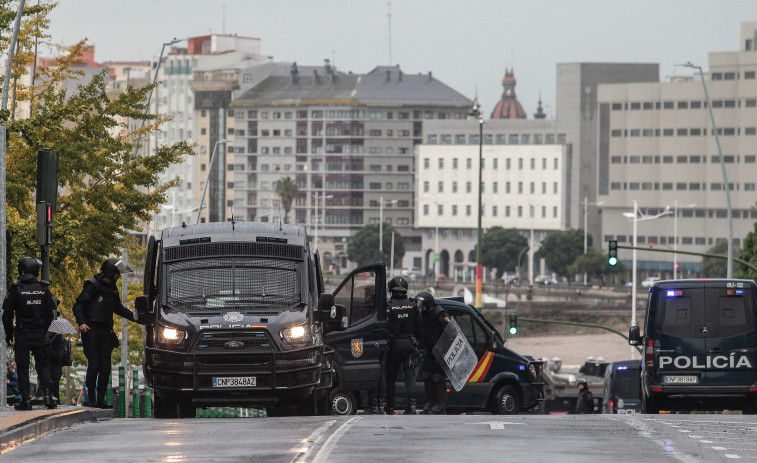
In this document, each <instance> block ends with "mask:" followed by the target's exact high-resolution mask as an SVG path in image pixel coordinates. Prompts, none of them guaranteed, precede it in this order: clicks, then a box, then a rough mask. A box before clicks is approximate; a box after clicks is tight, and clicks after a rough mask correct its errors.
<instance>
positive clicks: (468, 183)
mask: <svg viewBox="0 0 757 463" xmlns="http://www.w3.org/2000/svg"><path fill="white" fill-rule="evenodd" d="M465 192H466V193H470V192H471V183H470V182H465Z"/></svg>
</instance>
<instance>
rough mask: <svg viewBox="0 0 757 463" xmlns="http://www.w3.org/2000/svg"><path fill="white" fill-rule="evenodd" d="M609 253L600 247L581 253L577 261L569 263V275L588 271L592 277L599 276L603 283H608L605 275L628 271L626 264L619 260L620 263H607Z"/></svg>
mask: <svg viewBox="0 0 757 463" xmlns="http://www.w3.org/2000/svg"><path fill="white" fill-rule="evenodd" d="M608 257H609V256H608V255H607V254H605V253H603V252H602V251H600V250H598V249H594V248H591V249H588V250H587V251H586V254H581V255H579V256H578V257H577V258H576V261H575V262H573V263H572V264H570V265H568V275H579V274H583V273H584V272H586V274H587V276H588V277H589V278H590V279H594V278H598V279H599V280H600V281H601V282H602V285H606V282H605V275H608V274H623V273H624V272H625V271H626V267H625V265H623V263H622V262H620V261H618V264H617V265H615V266H611V265H610V264H608V263H607V260H608Z"/></svg>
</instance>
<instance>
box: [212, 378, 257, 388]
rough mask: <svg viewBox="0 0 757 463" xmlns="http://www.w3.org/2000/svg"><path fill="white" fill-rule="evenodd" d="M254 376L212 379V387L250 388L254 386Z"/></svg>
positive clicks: (255, 383)
mask: <svg viewBox="0 0 757 463" xmlns="http://www.w3.org/2000/svg"><path fill="white" fill-rule="evenodd" d="M256 385H257V379H256V378H255V377H254V376H233V377H228V378H213V387H250V386H253V387H254V386H256Z"/></svg>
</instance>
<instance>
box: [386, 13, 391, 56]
mask: <svg viewBox="0 0 757 463" xmlns="http://www.w3.org/2000/svg"><path fill="white" fill-rule="evenodd" d="M386 4H387V9H388V12H387V14H386V17H387V18H388V19H389V24H388V25H389V66H391V65H392V2H391V0H390V1H388V2H386Z"/></svg>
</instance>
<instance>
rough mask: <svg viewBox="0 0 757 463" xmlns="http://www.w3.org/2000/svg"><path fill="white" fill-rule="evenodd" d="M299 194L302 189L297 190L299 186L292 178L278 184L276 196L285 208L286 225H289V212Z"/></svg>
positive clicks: (284, 179) (282, 180)
mask: <svg viewBox="0 0 757 463" xmlns="http://www.w3.org/2000/svg"><path fill="white" fill-rule="evenodd" d="M299 192H300V189H299V188H297V184H296V183H295V182H294V180H292V177H288V176H287V177H284V178H282V179H280V180H279V181H278V183H276V194H277V195H279V197H280V198H281V205H282V206H284V223H289V211H290V210H292V202H294V198H296V197H297V193H299ZM316 219H317V218H316ZM270 220H273V219H270Z"/></svg>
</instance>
